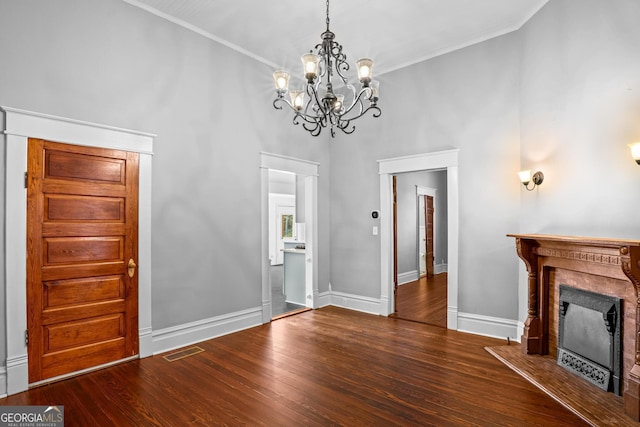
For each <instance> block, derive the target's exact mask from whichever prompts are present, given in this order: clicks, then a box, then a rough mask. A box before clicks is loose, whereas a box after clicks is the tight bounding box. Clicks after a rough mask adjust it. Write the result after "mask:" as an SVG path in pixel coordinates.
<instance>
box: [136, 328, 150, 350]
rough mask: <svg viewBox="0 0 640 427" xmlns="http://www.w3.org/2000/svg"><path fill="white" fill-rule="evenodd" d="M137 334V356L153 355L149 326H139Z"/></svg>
mask: <svg viewBox="0 0 640 427" xmlns="http://www.w3.org/2000/svg"><path fill="white" fill-rule="evenodd" d="M138 335H139V338H138V340H139V341H138V342H139V347H138V353H139V354H138V356H139V357H140V358H143V357H149V356H153V332H152V330H151V327H148V328H140V330H139V331H138Z"/></svg>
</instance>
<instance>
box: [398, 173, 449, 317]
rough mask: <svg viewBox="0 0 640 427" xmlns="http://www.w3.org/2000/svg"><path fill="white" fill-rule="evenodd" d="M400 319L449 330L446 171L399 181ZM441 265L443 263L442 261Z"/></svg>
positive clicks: (406, 175) (405, 176)
mask: <svg viewBox="0 0 640 427" xmlns="http://www.w3.org/2000/svg"><path fill="white" fill-rule="evenodd" d="M393 179H394V181H395V185H394V200H395V201H396V203H395V204H396V208H395V209H394V216H395V218H394V224H395V226H394V233H393V238H394V248H395V254H394V260H395V261H394V262H395V263H396V265H397V268H396V270H397V277H396V278H395V279H396V280H395V284H394V286H395V288H394V294H395V300H394V302H395V304H394V311H395V312H394V314H393V315H392V316H393V317H395V318H401V319H405V320H412V321H415V322H420V323H426V324H430V325H435V326H440V327H444V328H446V327H447V250H446V247H447V242H446V240H447V206H446V203H440V201H441V200H446V198H447V174H446V171H445V170H440V171H433V170H432V171H419V172H407V173H401V174H397V175H394V176H393ZM436 260H437V261H436Z"/></svg>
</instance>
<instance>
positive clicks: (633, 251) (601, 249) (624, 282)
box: [508, 234, 640, 421]
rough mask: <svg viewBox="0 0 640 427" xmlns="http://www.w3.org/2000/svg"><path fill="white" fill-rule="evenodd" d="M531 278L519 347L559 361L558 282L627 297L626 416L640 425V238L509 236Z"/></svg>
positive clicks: (624, 319)
mask: <svg viewBox="0 0 640 427" xmlns="http://www.w3.org/2000/svg"><path fill="white" fill-rule="evenodd" d="M508 236H509V237H514V238H515V240H516V251H517V253H518V256H519V257H520V258H521V259H522V261H524V264H525V266H526V268H527V272H528V273H529V275H528V316H527V319H526V321H525V325H524V334H523V335H522V340H521V348H522V350H523V352H524V353H525V354H527V355H550V356H552V357H556V351H557V339H558V295H559V290H558V289H559V286H560V284H565V285H569V286H572V287H575V288H578V289H583V290H588V291H593V292H597V293H601V294H605V295H610V296H615V297H618V298H622V299H623V309H622V315H623V320H622V328H623V329H622V331H623V337H622V341H623V344H622V351H623V355H622V359H623V363H622V376H623V386H622V389H623V392H622V398H623V402H624V412H625V414H626V415H627V416H629V417H630V418H631V419H632V420H634V421H640V352H639V348H638V345H639V342H640V340H639V339H638V337H639V333H640V319H639V318H638V316H639V315H640V309H639V305H640V300H639V299H638V288H639V287H640V240H624V239H606V238H591V237H574V236H557V235H542V234H509V235H508Z"/></svg>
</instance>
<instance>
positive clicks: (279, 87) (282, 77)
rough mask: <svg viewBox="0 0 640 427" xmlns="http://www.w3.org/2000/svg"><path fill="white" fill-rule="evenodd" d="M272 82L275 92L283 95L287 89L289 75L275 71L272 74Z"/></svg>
mask: <svg viewBox="0 0 640 427" xmlns="http://www.w3.org/2000/svg"><path fill="white" fill-rule="evenodd" d="M273 81H274V83H275V85H276V91H278V92H283V93H284V92H286V91H287V89H288V87H289V73H287V72H286V71H276V72H275V73H273Z"/></svg>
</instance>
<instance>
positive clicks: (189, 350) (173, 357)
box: [163, 347, 204, 362]
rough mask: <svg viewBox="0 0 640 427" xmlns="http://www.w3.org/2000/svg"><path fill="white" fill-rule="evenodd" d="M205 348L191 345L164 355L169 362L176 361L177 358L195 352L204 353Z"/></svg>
mask: <svg viewBox="0 0 640 427" xmlns="http://www.w3.org/2000/svg"><path fill="white" fill-rule="evenodd" d="M203 351H204V349H202V348H200V347H189V348H185V349H184V350H180V351H176V352H175V353H171V354H167V355H166V356H163V358H164V360H166V361H167V362H175V361H176V360H180V359H184V358H185V357H189V356H193V355H194V354H198V353H202V352H203Z"/></svg>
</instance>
